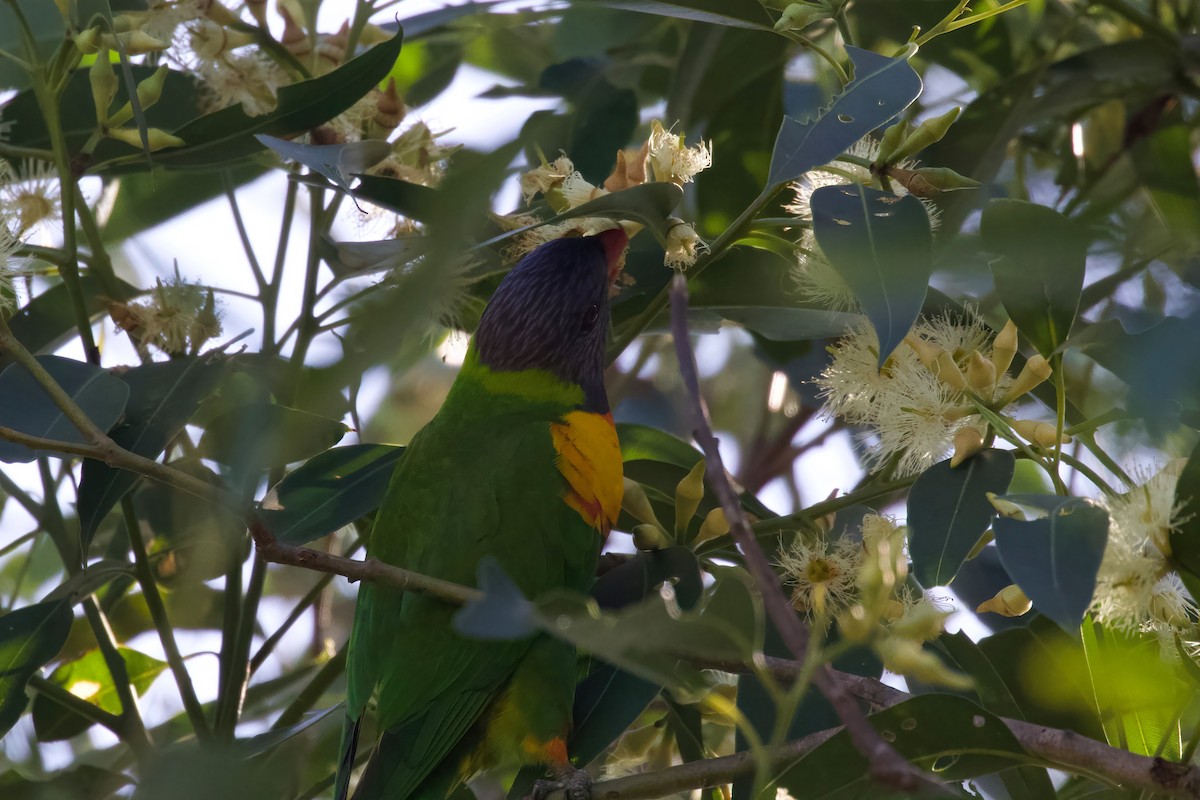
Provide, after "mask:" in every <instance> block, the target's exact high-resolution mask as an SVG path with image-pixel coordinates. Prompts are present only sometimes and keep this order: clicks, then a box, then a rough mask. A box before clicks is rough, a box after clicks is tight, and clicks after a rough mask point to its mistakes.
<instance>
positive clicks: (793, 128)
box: [768, 46, 921, 187]
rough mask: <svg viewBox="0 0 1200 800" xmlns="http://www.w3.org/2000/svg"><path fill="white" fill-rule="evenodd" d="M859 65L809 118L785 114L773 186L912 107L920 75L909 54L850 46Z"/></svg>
mask: <svg viewBox="0 0 1200 800" xmlns="http://www.w3.org/2000/svg"><path fill="white" fill-rule="evenodd" d="M846 54H847V55H848V56H850V61H851V63H853V64H854V80H852V81H850V83H848V84H846V88H845V89H844V90H843V92H842V93H841V94H839V95H838V96H836V97H834V98H833V101H832V102H831V103H830V104H829V107H828V108H825V109H823V110H821V111H818V112H817V113H816V114H815V115H814V116H813V118H812V119H810V120H807V121H805V122H800V121H799V120H796V119H793V118H792V117H784V118H783V124H782V125H780V127H779V136H778V137H777V138H776V140H775V151H774V152H773V153H772V155H771V171H770V177H769V178H768V186H769V187H778V186H780V185H782V184H784V183H787V182H788V181H793V180H795V179H796V178H799V177H800V176H801V175H803V174H804V173H806V172H808V171H809V170H810V169H812V168H813V167H819V166H821V165H822V164H828V163H829V162H830V161H833V160H834V159H835V158H837V157H838V156H840V155H841V154H842V153H844V152H845V151H846V150H847V149H849V147H850V145H852V144H854V143H855V142H857V141H858V140H859V139H861V138H863V137H864V136H866V135H867V134H868V133H870V132H871V131H873V130H875V129H876V128H878V127H879V126H880V125H883V124H884V123H885V122H887V121H888V120H890V119H892V118H893V117H895V116H896V115H897V114H899V113H900V112H901V111H903V110H904V109H906V108H908V106H909V104H911V103H912V101H913V100H916V99H917V96H918V95H919V94H920V93H921V79H920V77H918V76H917V73H916V72H914V71H913V68H912V66H911V65H910V64H909V63H908V59H907V58H888V57H886V56H881V55H879V54H877V53H872V52H870V51H869V50H860V49H859V48H857V47H850V46H847V47H846Z"/></svg>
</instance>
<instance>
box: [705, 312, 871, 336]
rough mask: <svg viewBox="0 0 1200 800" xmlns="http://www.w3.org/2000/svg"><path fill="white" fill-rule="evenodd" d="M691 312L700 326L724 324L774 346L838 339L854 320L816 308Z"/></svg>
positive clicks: (838, 313) (845, 315)
mask: <svg viewBox="0 0 1200 800" xmlns="http://www.w3.org/2000/svg"><path fill="white" fill-rule="evenodd" d="M691 312H692V313H691V317H692V318H695V319H697V320H698V321H699V324H700V325H703V324H705V322H719V321H720V320H728V321H729V322H735V323H737V324H738V325H741V326H742V327H744V328H747V329H749V330H752V331H754V332H755V333H757V334H759V335H760V336H763V337H765V338H767V339H770V340H771V341H774V342H796V341H803V340H805V339H829V338H832V337H835V336H840V335H841V334H843V333H845V332H846V330H847V329H848V328H849V327H850V326H851V325H852V324H853V323H854V321H855V320H856V319H858V317H857V316H856V315H854V314H849V313H845V312H841V311H830V310H829V309H827V308H817V307H813V308H769V307H766V306H694V307H692V309H691Z"/></svg>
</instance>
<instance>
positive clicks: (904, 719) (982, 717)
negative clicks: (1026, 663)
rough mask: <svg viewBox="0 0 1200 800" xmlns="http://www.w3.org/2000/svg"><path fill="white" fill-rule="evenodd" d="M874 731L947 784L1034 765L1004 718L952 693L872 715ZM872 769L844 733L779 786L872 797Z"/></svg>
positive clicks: (817, 794) (807, 793) (809, 794)
mask: <svg viewBox="0 0 1200 800" xmlns="http://www.w3.org/2000/svg"><path fill="white" fill-rule="evenodd" d="M869 719H870V721H871V724H872V726H874V728H875V729H876V730H877V731H879V733H880V735H881V736H882V737H883V738H884V739H885V740H886V741H888V742H890V743H891V744H892V746H893V747H895V748H896V750H897V751H899V753H900V754H901V755H902V756H904V757H905V758H907V759H908V760H910V761H912V762H914V763H915V764H917V765H918V766H920V767H924V768H927V769H928V768H932V767H935V765H936V769H937V772H938V777H939V778H941V779H943V780H963V779H966V778H970V777H974V776H977V775H984V774H987V773H990V772H995V771H997V770H1000V769H1005V768H1007V767H1011V766H1014V765H1016V764H1020V763H1022V762H1032V761H1033V760H1034V759H1033V757H1032V756H1030V755H1028V754H1027V753H1026V752H1025V750H1024V748H1022V747H1021V745H1020V743H1018V742H1017V739H1016V737H1015V736H1013V734H1012V732H1011V731H1010V730H1009V729H1008V728H1007V727H1006V726H1005V725H1004V723H1003V722H1001V721H1000V718H999V717H996V716H994V715H993V714H991V713H989V712H987V711H985V710H983V709H982V708H980V707H979V706H977V705H975V704H974V703H972V702H970V701H969V700H964V699H963V698H961V697H955V696H953V695H948V694H931V695H923V696H920V697H914V698H913V699H911V700H908V701H906V702H903V703H900V704H899V705H895V706H892V707H891V708H889V709H886V710H884V711H880V712H879V713H878V714H872V715H871V717H870V718H869ZM870 781H871V769H870V765H868V764H867V763H866V762H865V761H864V759H863V756H862V754H860V753H859V752H858V750H857V749H856V748H855V747H854V744H853V743H852V742H851V741H850V737H849V735H848V734H847V733H846V732H845V731H842V732H840V733H838V734H837V735H836V736H834V737H833V738H831V739H829V740H828V741H827V742H825V743H823V744H822V745H821V746H819V747H818V748H816V749H815V750H813V751H812V752H810V753H809V754H808V755H806V756H805V757H804V758H802V759H801V760H800V761H799V762H798V763H796V765H795V766H793V767H791V768H790V769H788V770H786V771H785V772H783V773H782V774H781V775H780V776H779V777H778V779H777V780H776V781H775V785H776V786H779V787H782V788H784V789H787V790H788V791H789V792H791V793H792V794H793V795H794V796H796V797H805V798H814V800H815V798H821V797H828V796H831V795H835V796H838V797H843V796H867V795H866V794H862V795H855V794H850V790H852V789H853V790H856V791H857V792H860V793H861V792H868V793H869V792H870V788H869V787H870Z"/></svg>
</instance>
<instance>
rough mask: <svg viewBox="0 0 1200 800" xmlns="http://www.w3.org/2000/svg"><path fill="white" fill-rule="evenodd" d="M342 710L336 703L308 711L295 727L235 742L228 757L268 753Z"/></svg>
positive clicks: (290, 726)
mask: <svg viewBox="0 0 1200 800" xmlns="http://www.w3.org/2000/svg"><path fill="white" fill-rule="evenodd" d="M344 708H345V704H343V703H338V704H337V705H335V706H330V707H329V708H322V709H320V710H319V711H309V712H307V713H305V714H304V715H303V717H302V718H301V720H300V722H297V723H296V724H295V725H289V726H288V727H286V728H283V729H282V730H270V731H267V732H266V733H260V734H259V735H257V736H252V737H251V738H249V739H242V740H239V741H237V742H235V743H234V744H233V746H232V747H231V748H230V755H232V756H233V757H234V758H237V759H248V758H253V757H255V756H257V755H262V754H263V753H269V752H271V751H272V750H274V749H275V748H276V747H279V745H281V744H283V743H284V742H286V741H288V740H289V739H292V738H294V737H296V736H298V735H299V734H301V733H304V732H305V731H307V730H308V729H309V728H311V727H312V726H314V725H317V724H319V723H321V722H324V721H325V720H326V719H328V718H329V715H330V714H332V713H333V712H335V711H341V710H342V709H344Z"/></svg>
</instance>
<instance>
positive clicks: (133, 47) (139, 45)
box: [100, 30, 171, 56]
mask: <svg viewBox="0 0 1200 800" xmlns="http://www.w3.org/2000/svg"><path fill="white" fill-rule="evenodd" d="M100 44H101V46H102V47H107V48H108V49H110V50H122V49H124V51H125V53H126V55H130V56H144V55H146V54H147V53H160V52H162V51H163V50H166V49H167V48H168V47H170V46H171V43H170V42H164V41H163V40H162V39H156V38H154V37H153V36H151V35H150V34H148V33H146V32H145V31H137V30H134V31H127V32H125V33H118V34H117V35H116V36H114V35H112V34H111V33H103V34H101V35H100Z"/></svg>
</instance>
